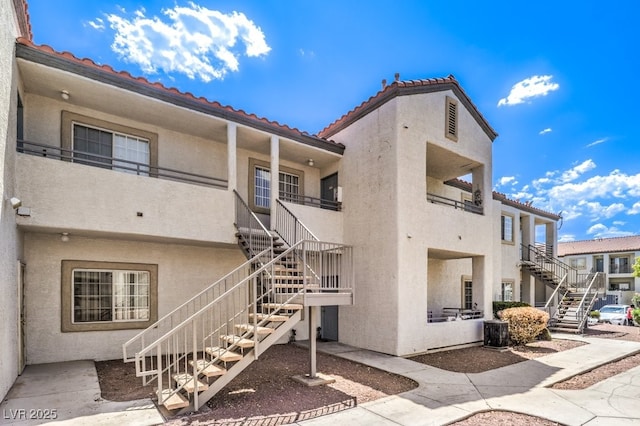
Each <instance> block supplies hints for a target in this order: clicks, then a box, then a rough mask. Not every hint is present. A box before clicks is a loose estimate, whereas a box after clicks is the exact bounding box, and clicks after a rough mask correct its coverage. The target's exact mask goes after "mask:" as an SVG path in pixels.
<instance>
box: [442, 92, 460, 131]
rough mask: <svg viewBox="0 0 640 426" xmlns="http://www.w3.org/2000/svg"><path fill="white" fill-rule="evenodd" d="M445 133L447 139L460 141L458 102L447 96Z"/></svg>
mask: <svg viewBox="0 0 640 426" xmlns="http://www.w3.org/2000/svg"><path fill="white" fill-rule="evenodd" d="M444 135H445V137H447V139H451V140H452V141H456V142H457V141H458V102H457V101H456V100H455V99H453V98H450V97H449V96H447V101H446V111H445V128H444Z"/></svg>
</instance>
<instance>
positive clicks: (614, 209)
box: [510, 160, 640, 236]
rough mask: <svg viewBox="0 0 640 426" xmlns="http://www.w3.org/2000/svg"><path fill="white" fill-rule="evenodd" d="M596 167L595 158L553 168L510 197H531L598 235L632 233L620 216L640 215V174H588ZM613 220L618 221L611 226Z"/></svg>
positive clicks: (612, 172) (547, 209)
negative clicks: (559, 168)
mask: <svg viewBox="0 0 640 426" xmlns="http://www.w3.org/2000/svg"><path fill="white" fill-rule="evenodd" d="M596 169H597V167H596V164H595V163H594V162H593V161H592V160H586V161H583V162H582V163H579V164H577V165H574V166H573V167H571V168H570V169H568V170H565V171H557V170H556V171H550V172H547V173H545V175H544V177H541V178H538V179H535V180H533V181H532V185H529V186H527V185H524V186H522V188H521V189H520V192H518V191H515V190H514V191H513V193H512V194H511V195H510V197H513V198H520V199H525V200H529V201H531V202H532V203H533V204H534V205H535V206H536V207H538V208H541V209H543V210H546V211H549V212H560V213H561V214H562V217H563V219H564V222H565V223H567V222H570V221H573V222H574V223H575V224H576V225H582V226H584V229H587V228H588V227H589V226H591V228H590V229H589V232H590V233H591V234H594V235H595V234H597V235H598V236H620V235H630V234H632V233H631V232H627V231H624V230H623V227H627V226H629V225H628V224H627V223H625V222H623V221H622V220H620V217H622V216H621V215H624V214H627V215H637V214H640V201H637V200H638V199H639V198H640V173H638V174H626V173H623V172H621V171H620V170H612V171H610V172H609V173H608V174H596V175H590V176H587V175H586V173H587V172H590V171H594V170H596ZM530 193H532V194H530ZM529 195H531V197H530V198H527V197H528V196H529ZM609 220H613V221H614V222H613V224H612V225H613V226H611V227H609V225H611V224H610V223H607V222H608V221H609ZM589 222H591V224H589ZM572 231H573V229H572ZM573 232H575V231H573Z"/></svg>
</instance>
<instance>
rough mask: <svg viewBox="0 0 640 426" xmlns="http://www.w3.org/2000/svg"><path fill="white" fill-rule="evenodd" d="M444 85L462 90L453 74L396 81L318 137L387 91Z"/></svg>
mask: <svg viewBox="0 0 640 426" xmlns="http://www.w3.org/2000/svg"><path fill="white" fill-rule="evenodd" d="M442 83H454V84H455V85H456V86H458V87H459V88H460V84H459V83H458V81H457V80H456V79H455V77H454V76H453V74H449V75H448V76H447V77H436V78H425V79H411V80H395V81H392V82H391V83H389V84H387V85H385V87H384V88H382V89H381V90H379V91H378V92H376V93H375V94H374V95H372V96H370V97H369V98H368V99H367V100H365V101H363V102H361V103H360V104H359V105H357V106H355V107H354V108H352V109H351V110H349V111H347V112H346V113H344V114H343V115H342V116H340V117H339V118H338V119H336V120H334V121H333V122H331V123H330V124H328V125H327V126H326V127H324V128H323V129H322V130H320V131H319V132H318V136H319V137H322V138H324V137H325V134H326V133H327V132H329V131H330V130H331V129H332V128H333V127H335V126H336V125H338V124H340V123H341V122H343V121H344V120H346V119H347V118H349V117H350V116H352V115H353V114H356V113H357V112H358V111H361V110H362V109H363V108H365V107H366V106H367V105H369V104H371V103H372V102H373V101H374V100H375V99H377V98H378V97H380V96H382V95H383V94H384V93H385V92H386V91H389V90H394V88H396V87H397V88H401V87H415V86H428V85H430V84H442Z"/></svg>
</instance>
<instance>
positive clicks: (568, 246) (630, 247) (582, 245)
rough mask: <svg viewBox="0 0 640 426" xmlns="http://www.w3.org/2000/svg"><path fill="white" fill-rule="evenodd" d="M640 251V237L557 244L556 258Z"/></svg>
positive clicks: (632, 236)
mask: <svg viewBox="0 0 640 426" xmlns="http://www.w3.org/2000/svg"><path fill="white" fill-rule="evenodd" d="M629 251H640V235H631V236H628V237H615V238H598V239H595V240H583V241H568V242H561V243H558V256H570V255H573V254H591V253H616V252H629Z"/></svg>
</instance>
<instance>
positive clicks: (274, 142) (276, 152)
mask: <svg viewBox="0 0 640 426" xmlns="http://www.w3.org/2000/svg"><path fill="white" fill-rule="evenodd" d="M279 193H280V139H278V137H277V136H275V135H271V204H270V206H271V218H272V220H271V229H275V228H274V227H275V223H276V221H275V217H276V200H277V199H278V195H279Z"/></svg>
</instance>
